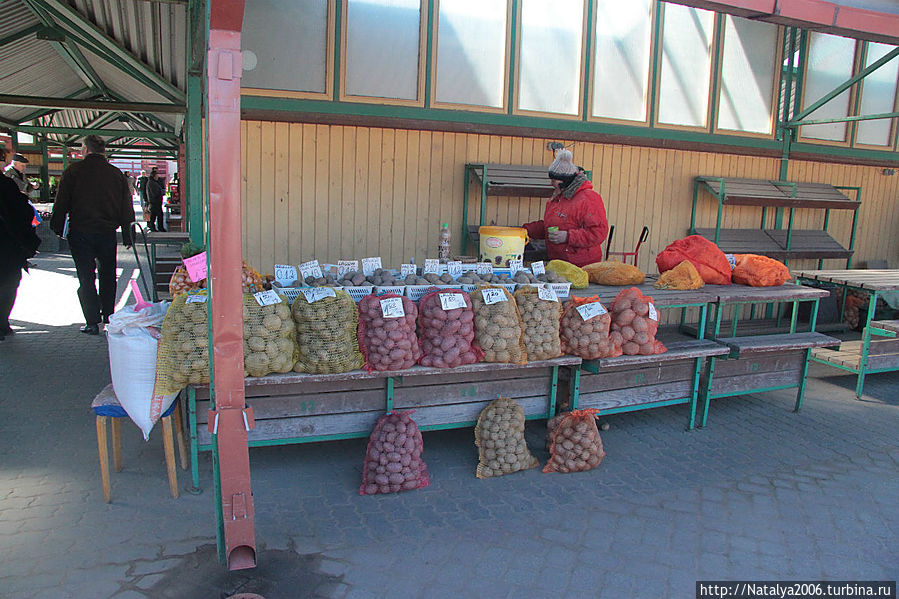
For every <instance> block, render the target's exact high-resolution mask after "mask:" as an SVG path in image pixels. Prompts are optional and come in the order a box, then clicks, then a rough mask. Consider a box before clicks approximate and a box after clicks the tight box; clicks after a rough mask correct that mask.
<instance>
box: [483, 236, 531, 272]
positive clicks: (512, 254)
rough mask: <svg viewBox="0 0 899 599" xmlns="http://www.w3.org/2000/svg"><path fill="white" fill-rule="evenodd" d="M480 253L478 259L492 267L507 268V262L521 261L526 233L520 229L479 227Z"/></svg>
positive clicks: (526, 240)
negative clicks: (490, 264)
mask: <svg viewBox="0 0 899 599" xmlns="http://www.w3.org/2000/svg"><path fill="white" fill-rule="evenodd" d="M478 234H479V235H480V236H481V251H480V254H479V256H478V259H479V260H480V261H481V262H490V263H492V264H493V265H494V266H498V267H505V266H509V260H523V259H524V246H525V245H526V244H527V242H528V232H527V230H526V229H523V228H521V227H481V228H479V229H478Z"/></svg>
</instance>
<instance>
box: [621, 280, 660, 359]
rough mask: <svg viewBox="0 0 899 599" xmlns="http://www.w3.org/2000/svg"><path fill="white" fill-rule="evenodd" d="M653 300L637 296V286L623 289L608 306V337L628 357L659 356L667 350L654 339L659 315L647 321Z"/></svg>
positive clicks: (641, 295) (640, 294) (638, 292)
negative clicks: (609, 324) (610, 324)
mask: <svg viewBox="0 0 899 599" xmlns="http://www.w3.org/2000/svg"><path fill="white" fill-rule="evenodd" d="M651 303H652V298H651V297H649V296H646V295H643V294H642V293H640V290H639V289H637V288H636V287H631V288H630V289H624V290H622V291H621V292H619V293H618V295H617V296H615V299H614V300H613V301H612V305H611V306H610V307H609V310H610V313H611V315H612V326H611V333H610V334H609V336H610V337H611V338H612V340H613V341H614V342H615V343H616V344H617V345H619V346H620V347H621V352H622V353H623V354H625V355H628V356H636V355H642V356H649V355H652V354H661V353H663V352H665V351H667V349H666V348H665V346H664V345H662V343H661V342H660V341H658V340H656V331H657V330H658V328H659V321H658V315H656V318H655V319H653V318H650V313H649V306H650V304H651Z"/></svg>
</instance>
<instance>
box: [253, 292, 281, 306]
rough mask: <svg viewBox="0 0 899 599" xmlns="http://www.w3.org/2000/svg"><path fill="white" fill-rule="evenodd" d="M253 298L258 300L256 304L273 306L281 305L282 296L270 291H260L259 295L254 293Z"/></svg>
mask: <svg viewBox="0 0 899 599" xmlns="http://www.w3.org/2000/svg"><path fill="white" fill-rule="evenodd" d="M253 297H254V298H256V303H257V304H259V305H260V306H271V305H272V304H280V303H281V296H280V295H278V294H277V293H275V292H274V291H272V290H271V289H269V290H268V291H260V292H259V293H254V294H253Z"/></svg>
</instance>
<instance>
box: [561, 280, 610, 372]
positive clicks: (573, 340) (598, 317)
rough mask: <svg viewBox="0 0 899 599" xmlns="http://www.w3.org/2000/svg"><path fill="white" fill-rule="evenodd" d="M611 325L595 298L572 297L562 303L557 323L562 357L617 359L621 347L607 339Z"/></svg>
mask: <svg viewBox="0 0 899 599" xmlns="http://www.w3.org/2000/svg"><path fill="white" fill-rule="evenodd" d="M611 322H612V317H611V316H610V315H609V313H608V311H607V310H606V309H605V307H604V306H603V305H602V304H601V303H600V301H599V297H597V296H595V295H594V296H593V297H572V298H571V299H570V300H568V301H567V302H565V308H564V311H563V312H562V320H561V322H560V323H559V339H560V340H561V341H562V353H564V354H567V355H569V356H579V357H581V358H583V359H585V360H596V359H597V358H613V357H615V356H620V355H621V347H620V346H619V345H617V344H616V343H614V342H613V341H612V339H611V338H610V337H609V325H610V324H611Z"/></svg>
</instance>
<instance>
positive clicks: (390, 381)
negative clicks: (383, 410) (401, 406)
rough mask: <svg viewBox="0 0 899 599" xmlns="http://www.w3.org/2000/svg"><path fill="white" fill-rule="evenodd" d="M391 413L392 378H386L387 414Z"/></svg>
mask: <svg viewBox="0 0 899 599" xmlns="http://www.w3.org/2000/svg"><path fill="white" fill-rule="evenodd" d="M391 412H393V377H392V376H388V377H387V413H388V414H390V413H391Z"/></svg>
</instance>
